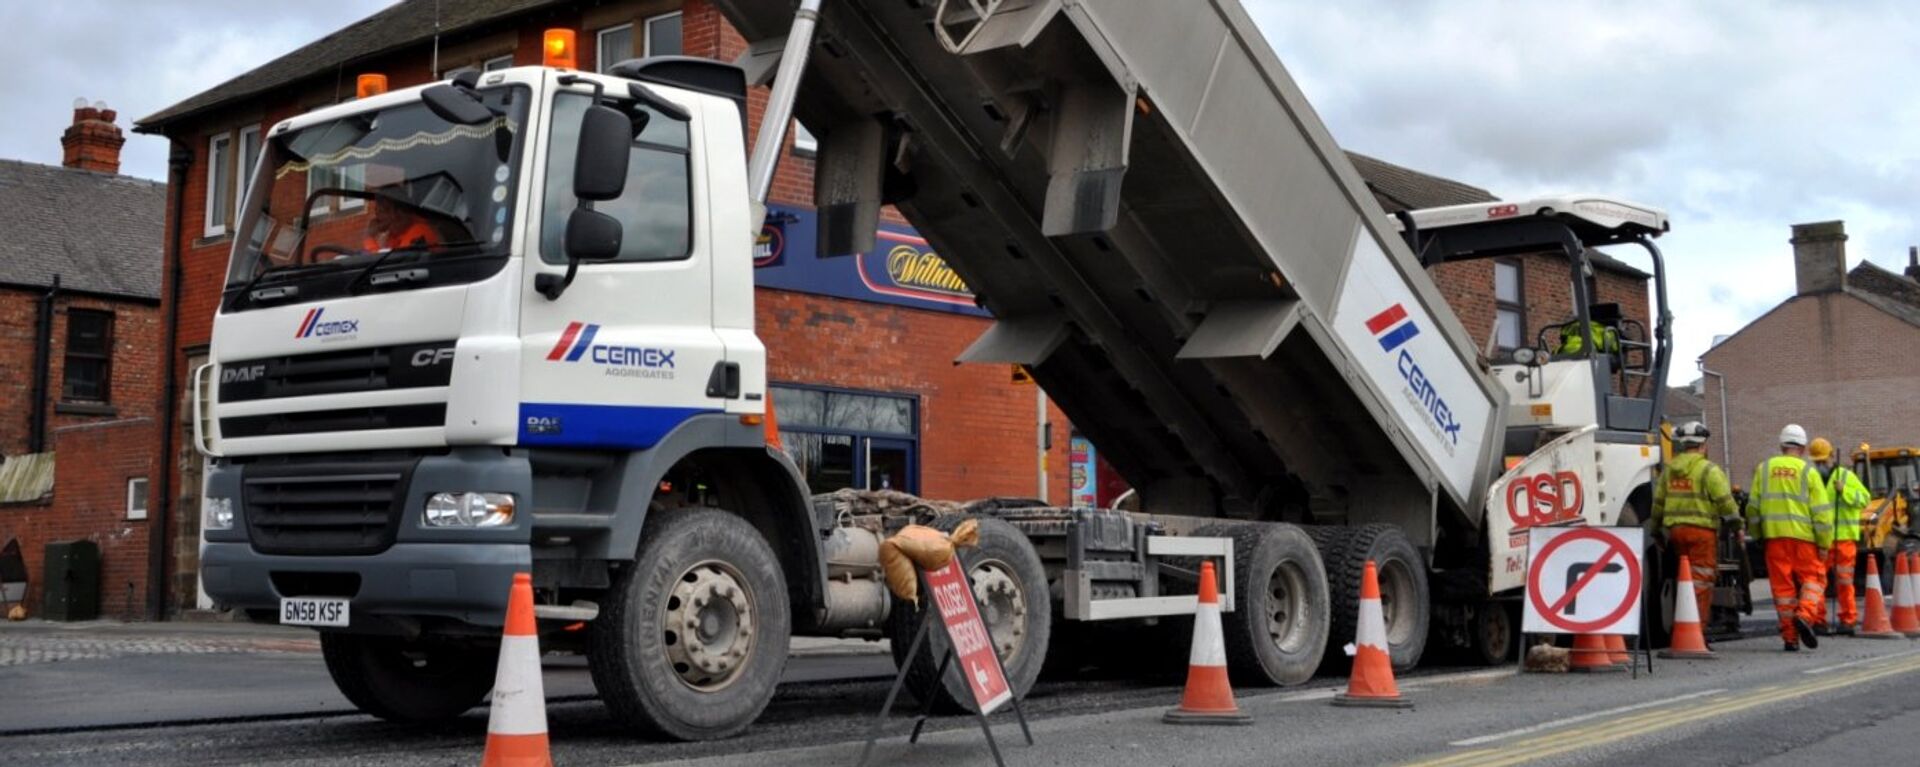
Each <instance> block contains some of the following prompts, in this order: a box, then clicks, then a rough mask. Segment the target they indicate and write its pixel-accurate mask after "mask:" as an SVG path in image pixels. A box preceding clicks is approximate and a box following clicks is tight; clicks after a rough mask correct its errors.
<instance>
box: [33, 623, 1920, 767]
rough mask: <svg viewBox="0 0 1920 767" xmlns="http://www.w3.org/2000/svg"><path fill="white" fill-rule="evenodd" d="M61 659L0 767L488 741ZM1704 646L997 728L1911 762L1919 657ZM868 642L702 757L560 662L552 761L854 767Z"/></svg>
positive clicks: (1344, 755) (326, 702) (912, 753)
mask: <svg viewBox="0 0 1920 767" xmlns="http://www.w3.org/2000/svg"><path fill="white" fill-rule="evenodd" d="M23 645H24V646H27V649H26V650H22V649H21V648H22V646H23ZM71 645H72V643H71V642H68V643H66V644H61V643H59V642H55V641H53V640H52V639H49V638H47V637H45V636H43V635H34V634H21V633H18V632H0V755H4V761H5V762H7V763H12V764H35V765H112V764H139V765H172V764H196V765H225V764H271V765H331V764H350V765H456V764H458V765H471V764H474V763H477V761H478V760H479V756H480V751H481V749H482V744H483V742H484V739H485V732H486V719H485V709H484V708H482V709H476V711H475V712H473V713H471V714H469V715H468V716H466V717H465V718H463V719H461V720H460V721H458V722H455V723H452V724H449V725H446V726H442V727H434V728H409V727H402V726H397V725H391V724H386V723H383V722H380V721H378V720H375V719H373V718H371V717H367V716H364V715H361V714H358V713H355V712H353V711H351V710H350V709H349V708H348V707H347V706H346V704H345V702H344V701H341V700H339V697H338V694H337V693H334V692H333V691H332V689H331V686H330V685H329V684H328V683H327V682H326V678H325V672H324V670H323V669H322V668H321V666H320V661H319V658H318V656H317V655H316V654H315V653H314V652H313V651H312V647H311V644H310V640H308V639H305V638H303V637H301V636H300V635H298V634H289V635H270V636H268V637H266V638H264V639H261V638H257V637H251V636H249V637H247V638H242V639H222V638H220V637H218V636H216V637H213V638H211V639H209V638H206V637H188V638H185V639H173V640H169V639H164V638H163V639H160V640H152V639H140V640H138V641H135V640H132V639H127V640H125V641H119V642H118V643H116V642H115V641H98V642H93V643H92V644H91V645H88V646H86V647H81V648H79V649H75V648H74V647H73V646H71ZM1716 647H1717V649H1718V650H1719V651H1720V654H1721V658H1720V659H1718V660H1714V661H1700V662H1680V661H1660V660H1656V661H1655V666H1654V671H1653V673H1652V674H1647V673H1645V671H1644V669H1643V670H1642V672H1641V673H1640V675H1639V676H1638V678H1633V677H1630V676H1629V675H1627V674H1624V673H1620V674H1606V675H1571V674H1519V673H1516V671H1515V670H1514V669H1512V668H1500V669H1463V668H1460V667H1451V668H1449V667H1444V666H1442V667H1439V668H1434V669H1427V670H1422V671H1420V672H1416V673H1413V674H1409V675H1404V676H1403V677H1402V678H1401V680H1400V681H1401V687H1402V689H1403V691H1404V692H1405V693H1406V694H1407V695H1408V696H1409V697H1410V698H1411V699H1413V700H1414V701H1415V703H1416V705H1415V707H1414V708H1413V709H1411V710H1397V711H1396V710H1364V709H1363V710H1356V709H1342V708H1335V707H1332V706H1330V705H1329V703H1328V699H1329V698H1330V697H1331V695H1332V694H1333V692H1335V691H1336V690H1337V689H1339V687H1340V686H1341V685H1342V684H1343V680H1339V679H1321V680H1316V681H1315V682H1314V683H1313V684H1310V685H1308V686H1305V687H1300V688H1289V689H1284V690H1248V689H1243V690H1240V691H1239V692H1240V704H1241V706H1242V707H1243V709H1244V710H1245V711H1246V712H1247V713H1248V714H1250V715H1252V717H1253V719H1254V724H1253V725H1251V726H1248V727H1237V728H1225V727H1204V728H1180V727H1173V726H1168V725H1163V724H1161V722H1160V715H1161V713H1162V711H1164V710H1165V709H1166V708H1167V707H1168V706H1171V705H1172V704H1174V703H1175V702H1176V701H1177V700H1178V698H1179V680H1178V679H1177V678H1175V679H1167V678H1161V679H1146V680H1142V679H1137V678H1122V679H1098V680H1077V681H1070V682H1043V683H1041V684H1040V685H1039V686H1038V687H1037V688H1036V689H1035V690H1034V692H1033V694H1032V695H1031V696H1030V697H1029V698H1028V699H1027V702H1026V711H1027V715H1028V717H1029V718H1030V719H1031V721H1032V726H1033V734H1034V738H1035V740H1036V742H1037V744H1036V745H1034V746H1027V745H1025V744H1024V743H1023V742H1022V741H1021V740H1020V737H1019V728H1018V727H1017V726H1016V724H1015V722H1014V719H1013V717H1012V714H1011V712H1007V713H1004V714H998V715H996V716H995V717H994V726H995V733H996V735H997V737H998V739H999V744H1000V746H1001V748H1002V749H1003V750H1004V752H1005V755H1006V757H1007V759H1008V763H1009V764H1063V765H1065V764H1101V765H1133V764H1139V765H1189V764H1190V765H1231V764H1263V765H1264V764H1293V765H1316V764H1339V765H1365V764H1417V765H1431V766H1432V767H1443V766H1444V767H1468V766H1480V765H1522V764H1528V765H1533V764H1538V765H1561V764H1565V765H1645V764H1688V765H1709V764H1712V765H1721V764H1765V765H1793V766H1794V767H1800V766H1801V765H1805V764H1809V763H1815V764H1871V765H1894V764H1915V763H1920V713H1917V712H1920V642H1910V641H1906V640H1897V641H1874V640H1866V639H1842V638H1831V639H1829V640H1827V642H1825V643H1823V645H1822V648H1821V649H1820V650H1819V651H1814V652H1805V651H1803V652H1801V653H1799V654H1795V655H1788V654H1784V653H1782V652H1780V650H1779V642H1778V640H1777V639H1775V638H1772V637H1766V636H1759V637H1755V638H1751V639H1745V640H1739V641H1730V642H1722V643H1719V644H1718V645H1717V646H1716ZM876 649H878V648H877V647H874V646H868V647H866V648H859V647H855V648H853V649H852V650H845V649H844V648H843V649H841V650H835V649H833V648H827V649H826V650H823V651H819V652H812V653H807V654H801V655H797V656H796V657H795V658H794V659H793V660H792V662H791V663H790V664H789V667H788V676H787V680H788V681H787V683H786V684H784V685H783V686H782V688H781V690H780V693H779V695H778V696H777V697H776V699H775V700H774V702H773V704H772V705H771V706H769V708H768V709H767V711H766V713H765V714H764V715H763V716H762V717H761V719H760V720H759V722H757V723H756V724H755V725H754V727H753V728H752V729H750V730H749V731H748V732H747V734H746V735H744V736H742V737H740V738H735V739H732V740H728V741H723V742H717V743H674V744H664V743H650V742H646V741H642V740H639V739H637V738H635V737H632V736H630V735H629V734H628V733H625V732H623V731H621V730H620V729H619V728H617V727H615V726H614V725H613V723H612V722H610V721H609V720H608V719H607V717H606V715H605V713H604V712H603V710H602V708H601V706H600V704H599V702H598V701H597V700H594V699H593V698H592V697H591V695H592V689H591V684H590V683H588V682H587V681H586V679H585V674H584V671H583V670H582V669H581V668H580V667H579V664H578V662H577V661H575V660H573V659H565V658H555V659H550V662H549V667H548V673H547V691H548V695H549V698H550V699H551V700H552V703H551V704H550V705H549V708H548V717H549V723H550V730H551V734H552V740H553V749H554V759H555V762H556V763H557V764H562V765H628V764H686V765H742V764H770V765H814V764H818V765H845V764H851V763H853V761H854V759H855V758H856V757H857V756H858V754H859V752H860V748H861V742H862V740H864V738H865V735H866V732H867V727H868V726H869V725H870V724H871V723H872V722H873V714H874V712H875V711H877V710H878V709H879V707H880V704H881V701H882V698H883V697H884V696H885V694H886V688H887V684H888V682H889V681H890V679H889V678H888V677H887V675H888V674H889V673H890V671H891V664H890V663H889V662H888V660H887V658H886V656H884V655H881V654H879V653H877V652H875V650H876ZM906 708H907V709H908V710H907V711H906V712H904V713H902V714H901V715H898V716H895V717H894V718H893V719H891V720H890V721H888V722H887V723H886V727H885V732H886V737H884V738H883V739H882V740H881V741H880V743H879V744H878V746H877V747H876V750H875V757H876V758H875V760H874V762H875V763H878V764H898V765H949V764H983V763H991V762H990V757H989V756H988V753H987V749H986V745H985V743H984V741H983V740H982V738H981V735H980V732H979V730H978V729H977V726H976V725H975V722H974V720H973V719H971V718H966V717H949V718H936V719H935V720H933V722H932V723H931V725H930V728H929V729H930V734H929V735H927V736H925V737H923V738H922V739H921V742H920V743H918V744H916V745H911V746H910V745H908V744H906V743H905V738H904V735H905V733H906V732H907V731H908V730H909V729H910V728H911V726H912V716H911V714H912V707H911V706H910V705H909V706H907V707H906ZM1809 760H1812V761H1811V762H1810V761H1809Z"/></svg>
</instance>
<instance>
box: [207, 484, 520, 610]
mask: <svg viewBox="0 0 1920 767" xmlns="http://www.w3.org/2000/svg"><path fill="white" fill-rule="evenodd" d="M396 466H398V468H395V467H396ZM383 472H384V473H383ZM375 474H378V475H379V477H380V478H381V481H379V482H369V481H368V478H369V477H373V476H375ZM356 482H359V483H362V484H354V483H356ZM532 486H533V482H532V471H531V468H530V466H529V464H528V462H527V460H526V459H525V458H524V457H522V456H515V455H512V454H508V453H503V452H501V451H499V450H498V449H484V450H476V449H456V450H454V451H452V452H451V453H450V454H446V455H426V456H419V457H417V458H413V459H394V458H392V457H391V456H383V457H380V458H378V459H376V458H374V457H372V456H368V457H366V458H365V459H364V460H362V459H358V458H351V457H349V458H341V457H339V456H331V457H326V458H318V457H316V458H305V457H300V456H287V457H283V458H274V459H255V460H253V461H251V462H246V463H241V462H221V463H219V464H216V465H215V466H213V467H211V468H210V469H209V470H208V472H207V479H206V490H205V492H206V493H207V494H208V495H209V496H219V497H226V498H232V499H234V501H233V505H234V512H235V517H236V519H235V520H234V526H233V528H232V529H230V530H208V531H206V532H205V534H204V538H205V541H206V543H205V546H204V548H203V549H202V552H201V556H200V563H201V565H200V570H201V580H202V583H203V584H204V586H205V588H206V591H207V595H208V596H209V597H211V598H212V599H213V600H214V601H215V602H217V603H219V604H220V605H221V606H224V607H230V608H238V609H242V610H248V611H266V612H269V613H275V614H277V612H278V609H279V605H280V600H281V599H282V598H285V597H298V596H309V597H344V598H346V599H348V600H350V603H349V604H350V608H349V616H350V622H351V629H350V630H352V631H354V632H355V633H414V632H418V631H423V630H425V631H437V630H441V629H449V630H459V629H461V628H481V629H485V628H491V629H494V630H498V628H499V627H500V626H501V625H503V624H504V622H505V616H506V605H507V596H508V592H509V591H510V590H511V588H512V585H513V576H514V574H515V573H530V572H532V569H533V554H532V548H531V547H530V546H529V545H528V544H529V542H530V540H531V537H532V536H531V528H532V519H531V514H530V513H528V512H529V511H530V508H529V507H530V506H531V500H532V489H533V487H532ZM300 488H307V490H301V489H300ZM449 491H476V492H495V493H507V494H511V495H513V496H514V497H515V498H517V499H518V500H519V501H520V504H521V509H522V512H521V514H522V516H520V517H519V518H517V519H515V520H513V521H512V522H511V523H509V524H507V525H503V526H500V527H492V528H481V529H471V528H431V527H427V526H426V525H425V523H424V520H423V516H424V514H423V509H424V507H425V505H426V499H427V498H428V497H429V496H431V495H432V494H434V493H438V492H449ZM303 493H304V494H303ZM369 498H372V499H373V500H368V499H369ZM337 499H353V501H352V502H351V503H350V504H349V505H340V503H346V501H340V502H339V503H336V500H337ZM382 499H384V500H382ZM343 509H346V511H344V512H343V511H342V510H343ZM255 516H257V518H254V517H255ZM343 517H344V518H347V519H350V520H353V521H354V522H353V524H356V525H359V527H357V528H352V529H351V530H352V531H351V532H348V533H342V532H341V530H339V529H336V528H329V527H326V525H329V524H330V523H331V521H334V520H340V519H342V518H343ZM269 518H271V520H272V521H271V523H269V522H268V521H267V520H268V519H269ZM263 531H264V533H270V535H268V537H266V538H261V537H260V536H261V535H262V534H263ZM308 531H318V532H315V533H314V534H308Z"/></svg>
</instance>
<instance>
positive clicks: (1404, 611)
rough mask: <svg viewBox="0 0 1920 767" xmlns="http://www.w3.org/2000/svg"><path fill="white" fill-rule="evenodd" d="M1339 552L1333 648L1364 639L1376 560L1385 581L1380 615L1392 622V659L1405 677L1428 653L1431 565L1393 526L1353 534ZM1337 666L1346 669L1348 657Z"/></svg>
mask: <svg viewBox="0 0 1920 767" xmlns="http://www.w3.org/2000/svg"><path fill="white" fill-rule="evenodd" d="M1350 533H1351V535H1350V536H1349V537H1348V538H1347V540H1346V542H1345V543H1344V544H1343V545H1341V546H1340V548H1339V552H1340V555H1339V558H1337V559H1330V560H1328V561H1327V583H1328V584H1329V585H1330V586H1331V587H1332V588H1333V611H1332V612H1333V621H1332V628H1333V642H1334V644H1335V645H1342V646H1343V645H1345V644H1346V643H1348V642H1351V641H1353V640H1354V637H1356V636H1358V632H1357V626H1358V625H1359V617H1360V580H1361V577H1362V575H1364V574H1365V572H1366V568H1367V561H1368V560H1372V561H1373V564H1374V570H1375V571H1376V572H1377V573H1378V578H1379V581H1380V612H1381V613H1382V614H1383V615H1384V616H1385V618H1386V620H1387V655H1388V656H1390V657H1391V658H1392V659H1393V667H1394V668H1395V669H1398V670H1401V671H1405V670H1407V669H1410V668H1413V667H1414V666H1415V665H1416V664H1418V663H1419V662H1420V656H1421V654H1423V653H1425V652H1426V649H1427V628H1428V623H1430V622H1431V620H1432V613H1433V605H1432V604H1431V603H1430V602H1429V601H1428V596H1427V565H1426V562H1425V561H1424V560H1422V559H1421V558H1420V550H1419V549H1416V548H1414V547H1413V542H1412V541H1409V540H1407V535H1406V533H1403V532H1401V531H1400V528H1398V527H1395V526H1393V525H1384V524H1376V525H1365V526H1362V527H1356V528H1351V529H1350ZM1331 665H1333V666H1335V667H1337V668H1339V669H1342V670H1344V669H1346V668H1348V667H1349V659H1348V658H1347V657H1346V655H1345V653H1340V654H1338V655H1336V656H1335V657H1334V658H1333V659H1332V662H1331Z"/></svg>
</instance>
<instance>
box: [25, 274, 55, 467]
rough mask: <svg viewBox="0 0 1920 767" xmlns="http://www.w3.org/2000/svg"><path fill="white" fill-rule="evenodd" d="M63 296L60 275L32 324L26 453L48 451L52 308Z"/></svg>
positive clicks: (42, 297)
mask: <svg viewBox="0 0 1920 767" xmlns="http://www.w3.org/2000/svg"><path fill="white" fill-rule="evenodd" d="M59 299H60V275H58V274H56V275H54V276H53V284H52V285H50V286H48V287H47V292H45V293H42V294H41V295H40V307H39V312H38V314H37V316H36V317H34V323H33V408H32V409H30V410H28V411H27V452H29V453H44V452H46V451H47V396H48V391H47V390H48V388H49V387H48V383H49V382H48V379H49V378H52V377H53V373H52V368H53V311H54V304H55V303H56V302H57V301H59Z"/></svg>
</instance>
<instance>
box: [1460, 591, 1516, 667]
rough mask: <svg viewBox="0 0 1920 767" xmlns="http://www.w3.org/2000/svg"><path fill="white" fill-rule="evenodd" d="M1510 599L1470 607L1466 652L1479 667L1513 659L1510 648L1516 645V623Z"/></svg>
mask: <svg viewBox="0 0 1920 767" xmlns="http://www.w3.org/2000/svg"><path fill="white" fill-rule="evenodd" d="M1516 607H1517V605H1515V604H1514V603H1513V602H1502V601H1491V600H1489V601H1486V602H1481V603H1479V604H1476V605H1474V606H1473V620H1472V621H1471V622H1470V624H1469V625H1470V626H1471V629H1472V632H1473V634H1472V636H1471V637H1470V639H1471V641H1470V642H1468V646H1467V647H1468V651H1469V652H1471V653H1472V654H1473V655H1472V657H1473V660H1474V662H1475V663H1478V664H1480V665H1482V666H1498V665H1501V664H1503V663H1507V662H1509V661H1512V660H1513V648H1514V647H1515V646H1517V645H1519V644H1520V630H1519V626H1520V622H1519V621H1518V620H1515V619H1514V612H1515V608H1516Z"/></svg>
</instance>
